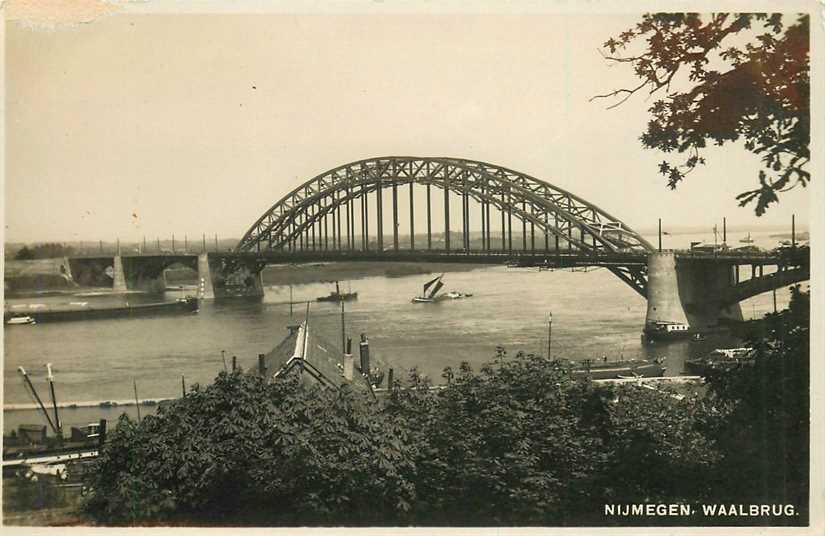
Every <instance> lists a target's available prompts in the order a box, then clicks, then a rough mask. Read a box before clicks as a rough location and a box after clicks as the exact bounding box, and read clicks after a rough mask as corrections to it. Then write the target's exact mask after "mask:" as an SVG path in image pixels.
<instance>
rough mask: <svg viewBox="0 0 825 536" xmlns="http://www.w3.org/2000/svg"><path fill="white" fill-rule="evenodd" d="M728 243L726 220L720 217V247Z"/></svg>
mask: <svg viewBox="0 0 825 536" xmlns="http://www.w3.org/2000/svg"><path fill="white" fill-rule="evenodd" d="M727 242H728V222H727V218H725V217H724V216H722V246H723V247H724V246H725V244H727Z"/></svg>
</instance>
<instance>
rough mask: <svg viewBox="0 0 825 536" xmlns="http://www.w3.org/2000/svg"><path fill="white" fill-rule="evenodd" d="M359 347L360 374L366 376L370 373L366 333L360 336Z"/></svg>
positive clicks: (368, 345) (368, 346) (368, 344)
mask: <svg viewBox="0 0 825 536" xmlns="http://www.w3.org/2000/svg"><path fill="white" fill-rule="evenodd" d="M359 346H360V351H361V373H362V374H367V375H368V374H369V373H370V343H369V341H368V340H367V334H366V333H362V334H361V343H360V345H359Z"/></svg>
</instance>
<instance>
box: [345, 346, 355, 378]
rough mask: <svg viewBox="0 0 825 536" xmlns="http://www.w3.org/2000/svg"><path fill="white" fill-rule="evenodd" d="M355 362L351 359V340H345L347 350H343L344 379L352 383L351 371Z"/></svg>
mask: <svg viewBox="0 0 825 536" xmlns="http://www.w3.org/2000/svg"><path fill="white" fill-rule="evenodd" d="M354 365H355V360H354V359H353V358H352V339H347V348H346V349H345V350H344V378H346V379H347V380H350V381H352V369H353V366H354Z"/></svg>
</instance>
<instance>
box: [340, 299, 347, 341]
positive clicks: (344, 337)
mask: <svg viewBox="0 0 825 536" xmlns="http://www.w3.org/2000/svg"><path fill="white" fill-rule="evenodd" d="M341 348H343V349H344V350H346V348H347V330H346V322H345V319H344V300H341Z"/></svg>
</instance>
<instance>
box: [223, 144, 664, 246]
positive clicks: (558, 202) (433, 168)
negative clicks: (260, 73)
mask: <svg viewBox="0 0 825 536" xmlns="http://www.w3.org/2000/svg"><path fill="white" fill-rule="evenodd" d="M405 185H410V189H411V191H410V204H411V207H412V203H413V196H412V188H413V187H414V186H417V185H420V186H424V187H426V188H427V193H428V195H427V206H428V211H427V214H428V218H427V220H428V221H427V222H426V229H427V234H428V241H427V243H428V246H431V242H432V241H431V227H432V226H431V220H430V209H431V208H432V205H431V199H430V188H432V187H435V188H436V189H437V190H440V191H441V193H442V195H443V196H444V201H443V202H442V204H441V209H442V210H443V211H444V214H445V222H446V224H445V229H444V236H445V244H444V249H446V250H450V249H451V246H452V245H451V243H450V237H451V235H452V234H453V233H454V230H451V229H450V228H449V225H450V224H449V222H450V215H449V210H450V209H449V196H450V195H451V194H455V195H458V196H461V197H462V198H463V204H462V227H463V230H462V234H463V240H464V243H463V244H462V245H461V246H460V247H459V248H457V249H469V246H470V241H469V230H468V227H469V214H470V213H472V212H473V211H472V210H471V209H470V202H471V201H472V202H473V203H475V204H476V205H477V206H478V207H479V208H480V214H481V231H482V232H481V235H482V246H481V247H482V248H483V249H487V250H491V249H498V248H494V247H493V244H492V243H493V239H492V236H493V229H495V230H496V232H498V231H499V225H498V223H499V220H500V223H501V225H500V240H501V246H502V248H501V249H504V250H512V249H513V244H512V231H513V225H512V221H513V219H515V220H516V221H517V222H521V224H522V235H523V236H522V243H523V245H526V241H527V240H526V239H527V236H526V228H527V226H528V225H529V226H530V229H531V242H532V243H533V245H534V242H535V231H536V230H538V234H539V236H540V237H541V236H542V235H543V236H544V238H545V246H546V247H547V246H549V239H550V238H552V239H553V245H554V246H555V248H556V249H557V248H558V247H559V243H560V242H561V243H563V244H564V245H565V247H567V248H568V249H569V250H576V251H579V252H587V253H594V254H596V253H617V252H628V253H630V252H633V253H643V252H650V251H653V250H654V248H653V246H652V245H651V244H650V243H648V242H647V241H646V240H645V239H644V238H642V237H641V235H639V234H638V233H637V232H635V231H634V230H632V229H631V228H630V227H628V226H627V225H625V224H624V223H623V222H621V221H620V220H618V219H617V218H615V217H613V216H611V215H610V214H609V213H607V212H606V211H604V210H603V209H601V208H599V207H597V206H596V205H594V204H592V203H589V202H587V201H585V200H584V199H582V198H580V197H578V196H576V195H574V194H572V193H570V192H568V191H566V190H563V189H561V188H558V187H556V186H554V185H552V184H549V183H547V182H544V181H542V180H539V179H536V178H534V177H532V176H530V175H527V174H524V173H520V172H517V171H514V170H512V169H508V168H505V167H502V166H497V165H493V164H488V163H485V162H479V161H474V160H467V159H461V158H448V157H412V156H389V157H378V158H368V159H364V160H359V161H356V162H351V163H349V164H344V165H342V166H338V167H336V168H333V169H331V170H329V171H326V172H324V173H321V174H320V175H317V176H315V177H314V178H312V179H310V180H309V181H307V182H305V183H304V184H302V185H301V186H299V187H297V188H295V189H294V190H293V191H291V192H290V193H288V194H287V195H286V196H284V197H283V198H282V199H280V200H279V201H278V202H276V203H275V204H274V205H272V207H270V208H269V210H267V211H266V212H265V213H264V214H263V215H262V216H261V217H260V218H258V220H257V221H256V222H255V223H254V224H253V225H252V226H251V227H250V228H249V230H248V231H247V232H246V233H245V234H244V236H243V238H242V239H241V241H240V243H239V244H238V246H237V250H238V251H241V252H254V251H258V252H260V251H262V250H270V251H271V250H296V249H310V248H311V249H315V248H316V247H317V248H318V249H353V250H354V249H369V248H370V247H373V248H375V247H377V248H378V249H379V250H383V249H384V248H383V241H384V238H385V237H384V235H385V229H384V228H383V220H384V216H383V207H382V191H383V190H384V188H389V189H392V191H393V203H392V206H391V207H390V210H392V212H393V220H394V221H393V225H392V226H391V230H390V231H391V233H392V234H393V249H395V250H397V249H398V248H399V245H398V226H399V223H398V221H397V207H398V201H397V189H398V187H400V186H405ZM435 204H436V205H438V204H439V203H438V202H436V203H435ZM370 205H372V207H370ZM356 206H357V207H358V209H359V211H360V214H359V215H358V216H359V217H356V214H355V207H356ZM411 214H412V210H411ZM493 215H495V216H500V218H498V217H497V218H496V224H495V225H494V224H493ZM330 219H331V220H332V232H331V233H330V231H329V229H328V227H327V223H328V220H330ZM344 220H346V221H344ZM370 220H374V221H370ZM415 223H416V222H415V221H413V219H412V218H411V221H410V231H411V234H413V236H414V233H415V231H414V229H415V228H416V227H418V229H422V227H423V225H421V222H419V225H418V226H416V225H415ZM371 224H374V227H373V229H372V230H371V229H370V225H371ZM342 227H345V229H344V230H342ZM356 227H357V230H356ZM356 233H358V234H360V237H359V236H357V234H356ZM310 234H311V235H312V236H311V237H310ZM316 234H317V236H318V237H319V239H318V240H315V236H316ZM330 234H332V245H331V246H330V243H329V240H328V238H329V235H330ZM321 236H323V237H324V240H323V245H322V244H321V240H320V237H321ZM372 236H375V239H376V242H377V244H375V245H372V246H371V243H370V238H371V237H372ZM505 237H506V238H507V239H506V240H505ZM310 238H312V239H311V240H310ZM359 238H360V242H359V240H358V239H359ZM410 246H411V247H414V238H413V239H412V240H411V244H410ZM524 249H526V247H525V248H524Z"/></svg>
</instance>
